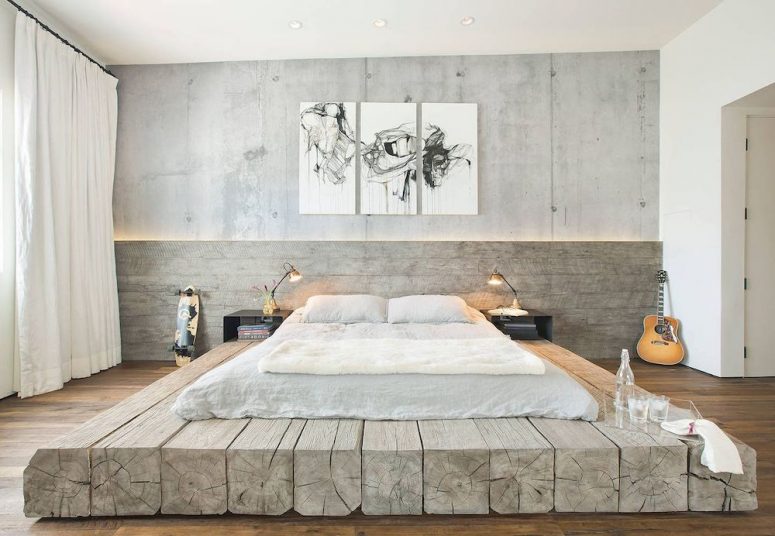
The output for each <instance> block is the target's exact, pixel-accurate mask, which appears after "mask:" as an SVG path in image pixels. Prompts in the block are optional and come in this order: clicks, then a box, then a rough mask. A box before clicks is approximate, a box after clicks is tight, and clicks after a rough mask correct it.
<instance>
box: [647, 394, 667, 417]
mask: <svg viewBox="0 0 775 536" xmlns="http://www.w3.org/2000/svg"><path fill="white" fill-rule="evenodd" d="M669 408H670V399H669V398H668V397H666V396H653V397H651V398H649V420H651V421H652V422H664V421H665V420H666V419H667V411H668V409H669Z"/></svg>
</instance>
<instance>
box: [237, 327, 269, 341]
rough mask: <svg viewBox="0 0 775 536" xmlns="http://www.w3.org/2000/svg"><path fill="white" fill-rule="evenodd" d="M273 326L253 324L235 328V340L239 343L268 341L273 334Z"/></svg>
mask: <svg viewBox="0 0 775 536" xmlns="http://www.w3.org/2000/svg"><path fill="white" fill-rule="evenodd" d="M274 330H275V326H274V325H273V324H255V325H251V326H239V327H237V339H238V340H240V341H256V340H262V339H268V338H269V336H270V335H271V334H272V333H274Z"/></svg>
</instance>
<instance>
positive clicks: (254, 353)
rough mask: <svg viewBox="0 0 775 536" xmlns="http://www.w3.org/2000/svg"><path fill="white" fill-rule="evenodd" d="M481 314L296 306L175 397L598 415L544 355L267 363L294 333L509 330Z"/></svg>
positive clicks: (212, 410) (390, 413) (272, 414)
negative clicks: (404, 316) (416, 315)
mask: <svg viewBox="0 0 775 536" xmlns="http://www.w3.org/2000/svg"><path fill="white" fill-rule="evenodd" d="M471 312H472V315H473V316H474V317H475V321H474V322H473V323H445V324H389V323H377V324H337V323H328V324H311V323H301V322H300V317H301V311H300V310H299V311H296V312H294V313H293V314H292V315H291V316H290V317H289V318H288V319H287V320H286V321H285V322H284V323H283V325H282V326H281V327H280V328H279V329H278V330H277V331H276V332H275V334H274V335H272V337H270V338H269V339H268V340H267V341H265V342H264V343H262V344H260V345H257V346H255V347H252V348H251V349H249V350H247V351H245V352H243V353H242V354H240V355H239V356H237V357H236V358H234V359H232V360H231V361H229V362H227V363H225V364H223V365H221V366H219V367H217V368H215V369H213V370H211V371H210V372H208V373H207V374H205V375H203V376H202V377H201V378H199V379H198V380H197V381H196V382H194V383H193V384H192V385H190V386H189V387H188V388H186V389H185V390H184V391H183V392H182V393H181V394H180V396H179V397H178V399H177V401H176V402H175V404H174V406H173V408H172V409H173V411H175V412H176V413H177V414H178V415H179V416H181V417H183V418H185V419H190V420H195V419H210V418H213V417H217V418H222V419H238V418H243V417H263V418H280V417H298V418H351V419H372V420H414V419H465V418H484V417H513V416H536V417H551V418H558V419H586V420H594V419H596V417H597V413H598V407H597V403H596V402H595V400H594V398H592V396H591V395H590V394H589V393H588V392H587V391H586V390H585V389H584V388H583V387H582V386H581V385H579V384H578V383H577V382H576V381H574V380H573V379H572V378H570V377H569V376H568V375H567V374H565V372H563V371H562V370H560V369H559V368H558V367H556V366H554V365H552V364H551V363H549V362H547V361H544V367H545V369H546V372H545V373H544V374H542V375H529V374H518V375H485V374H361V375H358V374H341V375H328V376H321V375H313V374H275V373H263V372H259V370H258V365H259V363H260V362H261V360H262V359H264V358H265V357H266V356H267V355H268V354H269V353H270V352H271V351H272V350H273V349H274V348H276V347H277V346H278V345H279V344H280V343H282V342H283V341H288V340H320V339H327V340H342V339H385V338H397V339H404V340H418V339H419V340H423V339H424V340H428V339H431V340H440V339H486V338H493V337H501V338H503V337H505V336H504V335H503V334H501V332H500V331H498V330H497V329H496V328H495V327H494V326H493V325H492V324H490V323H489V322H487V320H486V319H485V318H484V316H482V315H481V314H480V313H479V312H478V311H474V310H473V309H472V310H471Z"/></svg>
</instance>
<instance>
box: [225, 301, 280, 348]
mask: <svg viewBox="0 0 775 536" xmlns="http://www.w3.org/2000/svg"><path fill="white" fill-rule="evenodd" d="M292 312H293V311H286V310H283V309H278V310H277V311H275V312H274V313H272V314H271V315H265V314H264V312H263V311H261V310H259V309H243V310H241V311H235V312H233V313H231V314H228V315H226V316H224V317H223V342H226V341H230V340H232V339H236V338H237V328H238V327H240V326H245V325H251V324H273V325H274V327H275V328H278V327H279V326H280V324H282V323H283V322H284V321H285V319H286V318H288V316H289V315H290V314H291V313H292Z"/></svg>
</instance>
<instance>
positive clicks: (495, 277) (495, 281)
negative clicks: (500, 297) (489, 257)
mask: <svg viewBox="0 0 775 536" xmlns="http://www.w3.org/2000/svg"><path fill="white" fill-rule="evenodd" d="M503 281H504V279H503V276H502V275H501V274H499V273H498V272H493V273H492V274H490V278H489V279H488V280H487V284H488V285H502V284H503Z"/></svg>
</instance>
